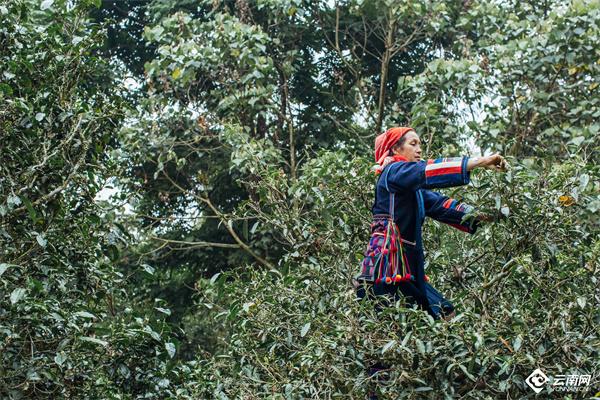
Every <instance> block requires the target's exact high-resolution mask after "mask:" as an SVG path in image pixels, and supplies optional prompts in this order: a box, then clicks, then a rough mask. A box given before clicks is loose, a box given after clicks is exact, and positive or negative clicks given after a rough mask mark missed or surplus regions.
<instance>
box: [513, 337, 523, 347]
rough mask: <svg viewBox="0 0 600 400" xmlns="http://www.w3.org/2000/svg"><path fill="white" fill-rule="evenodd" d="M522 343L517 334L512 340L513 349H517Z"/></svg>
mask: <svg viewBox="0 0 600 400" xmlns="http://www.w3.org/2000/svg"><path fill="white" fill-rule="evenodd" d="M522 344H523V338H522V337H521V335H519V336H517V337H516V338H515V340H514V341H513V349H514V350H515V351H519V349H520V348H521V345H522Z"/></svg>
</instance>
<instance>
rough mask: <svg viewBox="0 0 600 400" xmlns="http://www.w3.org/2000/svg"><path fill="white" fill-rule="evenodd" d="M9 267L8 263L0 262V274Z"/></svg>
mask: <svg viewBox="0 0 600 400" xmlns="http://www.w3.org/2000/svg"><path fill="white" fill-rule="evenodd" d="M9 267H10V264H6V263H1V264H0V276H2V274H3V273H4V272H6V270H7V269H8V268H9Z"/></svg>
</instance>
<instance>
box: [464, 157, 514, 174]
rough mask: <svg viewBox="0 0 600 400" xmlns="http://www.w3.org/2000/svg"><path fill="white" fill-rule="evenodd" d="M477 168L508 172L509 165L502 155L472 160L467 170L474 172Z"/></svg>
mask: <svg viewBox="0 0 600 400" xmlns="http://www.w3.org/2000/svg"><path fill="white" fill-rule="evenodd" d="M477 167H482V168H487V169H492V170H494V171H506V170H507V169H508V163H507V162H506V160H505V159H504V157H502V156H501V155H500V154H498V153H496V154H492V155H491V156H485V157H479V158H472V159H470V160H469V162H468V164H467V170H468V171H472V170H473V169H475V168H477Z"/></svg>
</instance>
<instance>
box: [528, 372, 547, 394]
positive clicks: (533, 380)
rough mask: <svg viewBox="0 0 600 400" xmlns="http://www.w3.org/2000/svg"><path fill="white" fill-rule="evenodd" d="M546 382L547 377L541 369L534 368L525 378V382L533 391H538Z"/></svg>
mask: <svg viewBox="0 0 600 400" xmlns="http://www.w3.org/2000/svg"><path fill="white" fill-rule="evenodd" d="M546 382H548V377H547V376H546V374H545V373H543V372H542V370H541V369H539V368H538V369H536V370H535V371H533V372H532V373H531V375H529V376H528V377H527V379H525V383H527V384H528V385H529V387H530V388H532V389H533V391H534V392H536V393H539V392H541V391H542V389H543V387H544V385H545V384H546Z"/></svg>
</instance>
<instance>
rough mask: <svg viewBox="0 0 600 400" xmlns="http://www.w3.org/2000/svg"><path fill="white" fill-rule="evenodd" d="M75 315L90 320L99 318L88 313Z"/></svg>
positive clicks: (80, 312)
mask: <svg viewBox="0 0 600 400" xmlns="http://www.w3.org/2000/svg"><path fill="white" fill-rule="evenodd" d="M73 315H74V316H76V317H81V318H90V319H95V318H97V317H96V316H95V315H94V314H92V313H89V312H87V311H77V312H76V313H74V314H73Z"/></svg>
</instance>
